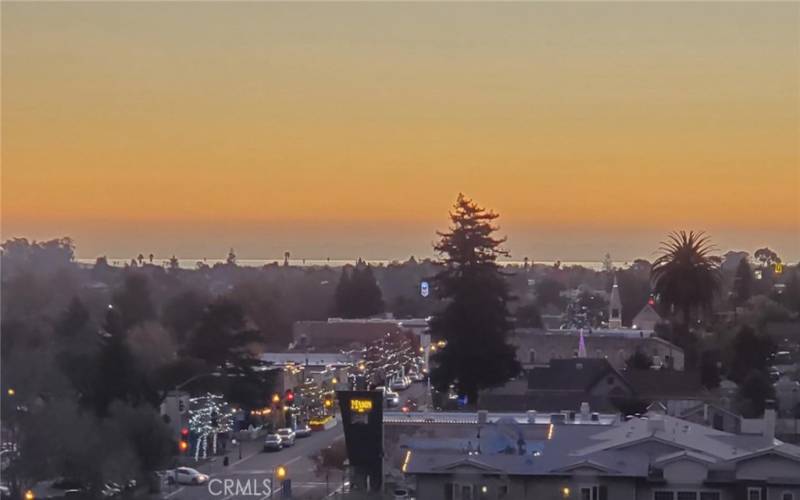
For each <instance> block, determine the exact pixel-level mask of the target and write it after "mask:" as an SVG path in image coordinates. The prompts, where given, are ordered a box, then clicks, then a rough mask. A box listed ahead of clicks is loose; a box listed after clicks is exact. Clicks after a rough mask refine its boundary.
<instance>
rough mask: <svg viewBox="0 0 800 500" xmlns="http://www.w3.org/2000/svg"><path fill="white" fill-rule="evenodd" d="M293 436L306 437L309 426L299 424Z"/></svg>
mask: <svg viewBox="0 0 800 500" xmlns="http://www.w3.org/2000/svg"><path fill="white" fill-rule="evenodd" d="M294 435H295V437H298V438H306V437H308V436H310V435H311V427H309V426H308V425H301V426H299V427H297V429H295V431H294Z"/></svg>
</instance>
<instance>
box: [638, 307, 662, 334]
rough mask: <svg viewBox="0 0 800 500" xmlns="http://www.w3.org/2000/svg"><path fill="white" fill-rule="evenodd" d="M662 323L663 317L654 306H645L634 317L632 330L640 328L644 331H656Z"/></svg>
mask: <svg viewBox="0 0 800 500" xmlns="http://www.w3.org/2000/svg"><path fill="white" fill-rule="evenodd" d="M661 321H663V320H662V318H661V315H659V314H658V312H656V310H655V309H654V308H653V306H652V305H650V304H645V306H644V307H643V308H642V310H641V311H639V312H638V313H637V314H636V316H634V317H633V320H632V323H631V328H632V329H633V330H636V329H640V328H641V329H642V330H655V327H656V325H657V324H658V323H660V322H661Z"/></svg>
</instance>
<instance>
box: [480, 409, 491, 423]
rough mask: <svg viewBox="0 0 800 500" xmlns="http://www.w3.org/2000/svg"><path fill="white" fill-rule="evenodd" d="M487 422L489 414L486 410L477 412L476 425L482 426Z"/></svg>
mask: <svg viewBox="0 0 800 500" xmlns="http://www.w3.org/2000/svg"><path fill="white" fill-rule="evenodd" d="M488 421H489V412H488V411H486V410H478V425H483V424H485V423H486V422H488Z"/></svg>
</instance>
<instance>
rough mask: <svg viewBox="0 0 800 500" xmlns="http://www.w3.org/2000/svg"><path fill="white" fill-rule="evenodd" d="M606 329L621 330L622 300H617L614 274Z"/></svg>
mask: <svg viewBox="0 0 800 500" xmlns="http://www.w3.org/2000/svg"><path fill="white" fill-rule="evenodd" d="M608 327H609V328H622V300H620V298H619V284H618V283H617V275H616V274H615V275H614V285H613V286H612V287H611V298H610V299H609V301H608Z"/></svg>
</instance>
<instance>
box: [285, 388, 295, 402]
mask: <svg viewBox="0 0 800 500" xmlns="http://www.w3.org/2000/svg"><path fill="white" fill-rule="evenodd" d="M284 399H286V402H287V403H291V402H292V401H294V392H292V390H291V389H286V395H285V396H284Z"/></svg>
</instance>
